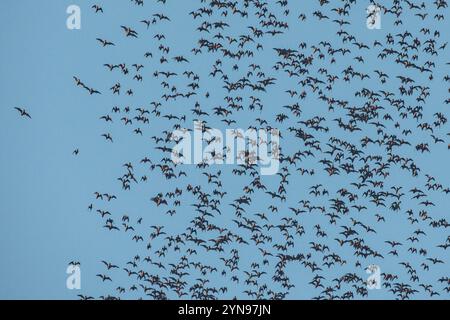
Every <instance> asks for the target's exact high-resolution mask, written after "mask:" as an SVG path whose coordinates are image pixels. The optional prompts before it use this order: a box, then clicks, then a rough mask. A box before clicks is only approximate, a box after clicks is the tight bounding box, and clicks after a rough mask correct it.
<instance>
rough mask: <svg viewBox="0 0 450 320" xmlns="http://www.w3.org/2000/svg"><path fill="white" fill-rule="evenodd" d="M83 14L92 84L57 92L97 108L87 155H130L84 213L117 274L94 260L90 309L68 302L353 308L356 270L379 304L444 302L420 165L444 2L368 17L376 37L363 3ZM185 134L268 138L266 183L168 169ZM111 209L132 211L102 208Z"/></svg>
mask: <svg viewBox="0 0 450 320" xmlns="http://www.w3.org/2000/svg"><path fill="white" fill-rule="evenodd" d="M99 2H100V1H97V3H95V4H93V3H91V5H92V8H90V13H89V14H90V16H91V19H99V20H101V23H102V24H103V25H107V26H108V27H109V28H110V30H112V32H111V33H110V34H108V36H104V35H101V34H98V32H96V31H95V30H92V29H91V30H88V29H86V30H87V31H86V32H90V34H91V40H92V42H91V44H92V46H91V47H90V48H91V50H93V51H94V50H95V52H96V53H99V54H100V55H101V56H102V57H103V58H102V61H100V60H98V63H99V64H100V65H101V66H103V67H104V75H103V77H104V79H107V81H103V82H102V81H96V80H95V79H96V77H93V75H90V74H89V73H87V74H75V73H76V72H74V92H75V94H79V95H87V96H88V97H89V99H100V100H96V101H101V99H105V100H104V101H115V103H114V104H112V105H109V106H105V107H101V108H103V109H99V108H96V109H94V111H92V114H93V116H95V117H98V118H99V123H100V125H101V127H102V128H104V129H103V130H104V131H102V132H99V139H104V140H105V142H107V143H109V146H110V147H111V148H114V147H116V145H118V143H117V141H120V139H121V138H123V136H125V135H130V136H131V137H133V139H139V140H137V141H139V143H140V144H141V146H142V148H141V153H142V156H141V157H139V158H130V159H129V160H128V161H127V162H126V163H124V164H123V166H122V167H121V168H118V169H119V170H120V172H121V173H120V174H119V175H118V176H114V177H112V178H111V183H113V184H114V187H111V188H110V190H97V191H96V192H95V193H93V195H92V198H91V199H89V200H88V212H90V213H91V214H92V215H94V217H95V219H97V221H98V223H99V227H101V228H102V229H103V230H104V232H110V233H111V234H110V235H111V236H118V235H119V234H120V233H124V234H126V235H128V236H129V242H130V243H129V245H127V248H128V249H127V251H126V252H125V251H124V252H123V260H122V261H109V259H108V257H102V256H101V253H99V254H98V255H99V265H98V270H99V271H98V274H97V276H98V281H99V291H101V292H103V294H102V295H100V294H97V293H90V292H83V294H80V295H79V297H80V298H82V299H98V298H102V299H127V298H132V299H135V298H142V299H181V298H182V299H233V298H238V299H241V298H244V299H245V298H246V299H296V298H309V299H364V298H370V297H373V296H372V295H371V294H372V293H371V292H370V290H369V288H368V283H367V277H368V274H367V273H366V268H367V267H368V266H369V265H373V264H375V265H378V266H379V267H380V270H381V274H380V282H381V283H380V286H381V289H380V290H381V291H380V292H382V296H383V297H385V298H392V299H414V298H439V299H448V298H450V269H449V265H450V254H449V252H450V251H449V249H450V233H449V231H448V230H449V229H448V228H449V227H450V222H449V221H448V218H449V206H448V204H449V198H448V194H449V193H450V189H449V187H448V185H447V184H446V182H447V183H448V174H447V175H445V174H443V175H442V177H441V176H440V175H439V172H440V171H443V170H447V169H446V168H445V167H442V168H440V171H438V170H436V168H435V167H434V165H433V163H434V161H435V160H436V157H439V158H442V157H448V156H449V153H448V152H449V150H448V149H450V145H449V135H450V133H449V130H448V123H447V114H448V110H449V108H450V107H449V103H450V94H449V92H450V91H449V88H450V86H449V82H450V74H449V70H450V69H449V67H450V66H449V64H450V62H449V60H447V61H446V60H445V59H448V57H449V55H448V50H447V41H448V39H449V33H448V31H449V28H448V20H447V19H448V10H449V9H448V4H447V2H446V1H445V0H435V1H409V0H389V1H379V3H376V2H374V1H370V3H372V4H373V5H376V6H378V7H379V8H380V15H381V18H382V19H383V25H382V29H381V30H369V29H368V28H367V27H366V21H365V18H366V16H365V14H366V13H365V6H366V5H367V4H368V3H369V2H367V1H366V2H364V1H362V2H364V3H362V2H361V1H356V0H337V1H328V0H314V1H313V0H311V1H308V3H309V4H303V1H294V0H280V1H264V0H242V1H230V0H192V1H186V2H184V1H183V4H179V3H178V2H177V1H174V0H153V1H152V0H139V1H138V0H131V1H126V0H124V1H120V2H117V3H116V2H115V1H103V2H102V3H99ZM124 3H125V4H124ZM117 5H120V6H125V5H126V6H127V7H128V8H129V10H130V12H131V13H130V14H127V13H126V12H124V13H123V15H122V17H121V19H118V18H117V15H112V16H109V12H110V11H111V9H112V7H114V6H117ZM186 8H189V10H186ZM361 13H363V14H361ZM136 15H138V16H140V17H142V18H140V19H135V16H136ZM355 17H356V18H355ZM357 17H364V19H363V20H361V21H360V20H358V18H357ZM117 20H120V21H117ZM173 30H178V32H179V34H178V36H177V35H176V34H175V35H174V31H173ZM180 37H181V38H183V40H182V41H181V40H180ZM106 38H107V39H106ZM137 48H145V49H144V50H142V52H140V51H139V52H137ZM112 57H114V58H112ZM117 57H122V58H120V59H118V58H117ZM94 61H95V59H94ZM86 83H89V86H88V85H86ZM91 86H92V87H91ZM94 88H95V89H94ZM99 110H103V111H99ZM17 111H18V112H19V113H20V115H21V116H23V117H30V116H29V114H28V113H27V111H26V110H25V109H23V108H17ZM95 112H99V113H98V114H95ZM30 121H31V120H30ZM193 121H198V122H200V123H201V125H200V127H199V128H196V129H198V130H202V132H207V131H208V130H209V129H210V128H211V127H212V126H214V127H218V126H222V128H230V127H231V128H244V129H248V128H255V129H268V128H277V129H279V130H280V135H281V141H280V145H281V152H280V155H279V160H280V170H279V172H278V173H277V174H276V175H274V176H268V177H262V176H261V175H260V173H259V170H258V167H257V165H256V164H252V163H250V162H249V161H245V163H244V164H240V165H233V166H217V165H210V164H208V163H207V161H206V160H207V159H205V161H204V163H201V164H198V165H191V166H187V165H181V164H175V163H173V162H172V161H171V150H172V147H173V146H174V144H175V142H174V141H173V139H172V138H173V137H172V132H173V131H174V130H177V129H183V128H191V124H192V123H193ZM187 130H192V129H187ZM100 137H102V138H100ZM211 142H212V141H210V142H209V143H211ZM250 143H257V141H250ZM80 150H82V146H80ZM80 150H79V149H78V148H77V149H76V150H75V151H74V156H79V151H80ZM124 152H126V151H125V150H124ZM80 155H81V153H80ZM433 155H434V157H433ZM223 156H224V154H217V153H214V154H208V155H207V157H210V158H217V157H223ZM246 156H248V157H249V156H250V155H248V154H247V155H246ZM445 179H447V181H446V180H445ZM92 191H94V190H92ZM128 193H133V194H134V197H139V198H145V201H146V203H147V207H148V210H146V211H137V210H136V209H135V208H134V205H133V203H128V204H123V203H122V205H121V206H120V207H121V208H122V209H118V206H116V203H118V202H119V201H121V198H123V197H124V195H126V194H128ZM124 205H126V207H127V208H128V209H127V212H124V211H123V207H124Z"/></svg>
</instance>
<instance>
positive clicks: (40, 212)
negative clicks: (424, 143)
mask: <svg viewBox="0 0 450 320" xmlns="http://www.w3.org/2000/svg"><path fill="white" fill-rule="evenodd" d="M97 2H98V3H104V7H105V8H108V11H107V12H105V15H104V16H98V15H95V14H94V13H93V12H92V10H91V9H90V6H91V5H92V4H93V2H92V1H82V0H75V1H66V0H57V1H56V0H42V1H34V0H20V1H16V0H2V1H0V25H1V29H0V46H1V49H0V88H1V90H0V146H1V152H0V257H1V258H0V298H8V299H14V298H26V299H49V298H50V299H52V298H58V299H73V298H76V294H78V293H79V292H74V291H70V290H67V289H66V278H67V275H66V273H65V272H66V267H67V264H68V262H69V261H72V260H77V261H80V262H81V263H82V292H85V293H89V294H91V295H101V294H104V293H108V292H111V291H113V288H111V287H107V286H103V285H102V284H101V283H100V282H99V281H98V278H96V277H95V275H96V274H97V273H99V270H100V269H101V265H100V264H99V262H100V260H102V259H105V260H110V261H112V262H120V263H125V262H126V261H128V259H130V257H132V256H133V255H134V254H135V253H136V252H139V250H141V248H137V247H136V244H135V243H133V242H132V241H131V239H130V237H129V235H125V234H124V233H116V234H113V233H111V232H108V231H105V230H104V229H103V228H102V224H101V220H100V219H99V218H98V217H97V216H95V215H94V214H90V213H89V212H88V210H87V206H88V205H89V204H90V203H91V202H93V201H94V200H93V192H95V191H100V192H109V193H112V194H119V193H120V192H121V191H120V190H121V186H120V184H118V182H117V181H116V178H117V177H119V176H120V175H121V174H122V173H123V172H124V169H123V168H122V167H121V166H122V164H124V163H126V162H128V161H133V162H137V161H138V159H141V158H142V157H143V156H145V155H147V154H151V153H152V152H154V149H153V146H151V145H150V144H149V143H148V141H149V136H151V135H152V134H153V133H155V132H156V133H157V132H160V131H158V130H160V129H161V128H164V126H163V124H160V123H152V128H150V129H148V130H147V131H146V132H145V133H146V137H144V138H139V137H137V136H135V135H133V134H132V132H130V131H131V130H126V129H124V128H123V126H121V125H120V124H115V125H114V127H113V128H107V127H106V126H105V124H104V123H102V122H100V121H99V119H98V118H99V117H100V116H101V115H103V114H106V113H107V112H109V111H110V110H111V108H112V106H114V105H116V104H118V105H124V104H125V103H131V104H133V105H134V106H138V105H139V104H143V105H144V104H147V105H148V103H149V101H152V100H154V99H157V97H158V96H160V92H159V91H158V90H159V87H158V81H155V80H153V79H151V73H152V69H151V67H148V69H146V70H145V73H146V75H147V79H148V81H144V84H143V85H140V87H139V89H138V90H136V94H135V97H133V98H129V99H131V100H128V101H127V100H125V99H126V98H125V97H120V98H115V97H112V96H111V95H109V94H108V95H101V96H89V95H87V94H85V93H84V92H82V91H80V89H78V88H76V87H75V85H74V82H73V78H72V76H78V77H80V78H82V79H83V80H84V81H85V82H86V83H87V84H91V85H92V86H93V87H96V88H98V89H100V90H101V91H103V92H105V93H107V91H108V88H109V87H110V86H112V85H113V84H114V81H115V79H114V78H111V76H110V74H109V72H107V71H106V70H105V68H104V67H103V66H102V65H103V63H111V62H114V63H115V62H119V61H121V60H123V59H124V58H123V57H124V56H126V57H127V61H128V62H132V61H140V60H142V59H143V58H142V53H143V52H145V50H146V47H149V48H151V50H152V51H156V49H155V45H154V44H153V43H152V41H153V40H152V37H151V36H150V35H149V36H148V42H147V43H144V42H143V41H140V42H131V41H130V42H129V43H125V41H128V40H127V39H124V37H123V35H122V31H121V30H120V28H119V26H120V24H121V23H122V21H124V23H128V24H132V25H137V22H136V21H139V20H141V19H143V18H144V17H145V16H150V15H151V14H152V13H154V12H157V11H158V10H160V9H161V8H162V7H161V4H158V5H156V4H153V2H152V1H150V2H148V4H147V3H146V7H145V10H148V14H143V11H142V10H140V9H138V8H133V7H131V6H130V4H129V3H130V1H129V0H128V1H127V0H124V1H120V3H119V1H117V4H116V5H114V6H112V5H111V6H108V5H107V1H97ZM146 2H147V1H146ZM181 2H182V4H181ZM193 2H196V1H192V2H191V0H189V1H179V2H177V1H168V4H167V6H166V7H165V8H164V10H166V12H170V16H171V18H172V20H173V21H172V25H175V26H178V28H171V29H170V30H165V31H164V32H165V33H166V37H167V38H168V43H169V44H170V46H171V48H172V50H173V52H174V53H175V52H177V53H180V54H182V53H183V54H184V53H186V52H188V51H190V49H191V48H193V47H194V46H195V45H196V40H197V35H196V34H195V32H191V31H190V30H194V24H193V22H192V21H191V19H190V17H189V16H187V12H189V11H190V9H191V5H192V3H193ZM294 2H295V1H294ZM363 2H364V1H363ZM70 4H78V5H80V7H81V8H82V29H81V30H73V31H71V30H68V29H67V28H66V19H67V14H66V8H67V7H68V5H70ZM196 5H197V3H196ZM153 6H159V7H153ZM294 7H297V9H299V10H305V11H308V12H312V11H313V9H314V8H313V7H312V6H310V5H306V4H303V5H301V4H294ZM364 7H365V4H362V5H361V7H360V9H361V10H359V12H360V14H359V15H358V16H356V17H352V19H360V21H361V23H360V24H359V25H358V24H356V26H354V27H352V28H353V29H352V32H353V33H354V34H355V35H357V36H358V37H360V38H362V39H364V40H365V41H366V42H367V43H372V42H373V40H374V39H381V38H382V37H383V36H384V35H385V34H387V33H394V32H395V31H396V30H392V29H390V25H391V24H392V21H390V20H388V19H386V20H385V21H383V29H382V30H377V31H370V30H368V29H367V28H366V25H365V18H364V16H365V11H364ZM188 10H189V11H188ZM356 12H358V11H356ZM293 16H294V17H293V19H295V16H296V15H295V14H294V15H293ZM314 21H315V20H313V19H312V18H311V23H310V24H308V27H307V28H306V29H305V28H303V27H300V26H299V27H298V29H295V28H291V29H290V30H289V32H288V33H287V34H286V35H284V36H283V37H280V38H279V39H277V40H273V41H274V42H273V43H270V42H269V43H265V45H266V47H267V48H268V49H267V51H268V52H269V48H271V47H282V46H289V45H292V46H293V47H296V46H297V44H298V43H300V42H301V41H305V42H308V41H312V40H314V39H318V38H319V37H324V40H327V41H330V42H333V41H335V40H336V41H337V40H338V39H337V37H336V36H335V35H334V33H335V31H336V30H335V29H327V27H324V26H322V25H319V24H316V23H315V22H314ZM356 21H358V20H356ZM407 23H410V24H411V25H412V26H415V24H416V20H413V19H411V20H410V21H408V22H405V24H406V25H405V26H404V27H405V28H407V27H408V25H407ZM293 25H295V24H293ZM444 25H445V26H446V28H447V30H448V28H449V25H448V21H447V22H445V23H443V24H442V25H441V31H443V29H442V26H444ZM238 27H239V26H238V25H234V26H232V28H238ZM241 27H242V26H241ZM139 31H140V32H142V34H144V33H145V30H144V28H143V26H141V25H139ZM97 36H100V37H103V38H106V39H113V40H114V41H116V42H117V43H118V44H119V43H120V45H121V46H120V50H119V49H111V50H107V51H105V50H103V48H100V47H99V46H98V44H97V42H96V41H95V38H96V37H97ZM442 38H443V39H447V40H448V39H449V36H448V31H447V32H445V33H442ZM447 52H448V51H447ZM255 59H256V61H257V62H258V63H260V64H267V65H270V64H273V62H274V61H273V60H271V59H274V55H273V54H272V52H270V55H267V56H265V55H262V56H261V57H257V58H255ZM445 59H447V60H448V55H447V57H444V56H440V57H437V58H436V63H437V64H438V65H440V67H438V68H437V71H436V75H435V79H436V80H434V81H431V82H429V83H428V85H429V86H430V88H431V89H430V91H431V93H432V95H431V98H430V99H429V100H428V104H427V105H426V109H427V110H426V111H425V114H426V117H428V118H427V119H423V120H428V121H431V119H432V115H433V114H434V113H435V112H440V111H442V110H444V108H445V107H444V105H443V104H442V101H443V100H444V99H445V96H446V89H445V87H443V86H442V83H441V82H440V79H442V77H443V75H445V74H448V66H447V67H445V62H446V60H445ZM212 61H214V58H212V57H211V61H209V60H204V59H197V60H195V59H194V60H192V62H191V65H190V68H191V69H194V70H201V72H206V73H208V72H209V67H208V69H207V70H206V71H205V70H203V69H202V68H204V66H205V65H206V64H207V63H209V62H212ZM376 61H377V60H376V59H368V61H367V63H366V65H365V68H367V70H373V69H375V68H381V69H383V70H386V72H387V73H389V74H392V75H393V76H395V75H397V74H400V72H401V70H399V69H398V68H399V67H398V66H396V65H395V64H393V63H390V64H389V63H388V62H386V65H377V62H376ZM352 63H354V62H353V61H351V58H349V61H347V62H346V63H343V64H342V65H341V67H342V69H343V68H344V67H345V66H347V65H349V64H352ZM268 69H269V68H268ZM179 71H181V72H182V69H180V70H179ZM203 81H204V82H203V84H204V85H207V82H206V81H207V79H206V78H205V79H204V80H203ZM283 81H284V80H282V79H280V80H279V82H278V83H277V87H276V88H274V89H273V90H274V93H272V94H271V95H267V96H265V97H264V102H265V105H267V106H269V105H270V106H274V107H273V108H274V109H273V111H272V112H273V113H278V111H279V109H276V108H279V107H280V106H281V105H283V101H281V100H280V98H279V97H280V96H281V95H282V92H283V91H284V90H287V89H288V88H289V87H290V83H289V82H283ZM134 85H135V86H138V85H136V84H134ZM369 85H370V82H368V83H367V86H369ZM395 85H397V84H395ZM353 86H355V84H354V83H353V84H352V86H349V87H342V88H338V89H337V90H338V91H339V93H340V95H341V96H342V97H346V98H347V99H352V97H351V96H350V97H349V96H348V93H349V92H351V93H353V92H354V87H353ZM393 88H395V87H393ZM277 93H279V94H280V95H277ZM219 97H220V95H217V97H214V92H212V98H211V99H212V101H213V102H217V104H220V103H223V101H222V100H221V99H220V98H219ZM283 97H285V95H283ZM214 99H217V100H214ZM213 104H214V103H213ZM304 104H307V108H305V114H308V112H309V111H308V110H311V113H312V114H315V112H316V111H317V108H323V109H324V112H326V108H324V107H323V105H321V104H320V103H318V102H317V101H314V100H313V99H310V100H309V101H306V102H304ZM14 107H25V108H26V109H27V110H28V112H29V113H30V115H31V117H32V119H31V120H28V119H23V118H20V117H19V116H18V113H17V111H16V110H14ZM190 107H191V106H189V108H190ZM176 108H183V106H174V109H173V113H175V114H176V113H177V109H176ZM309 108H311V109H309ZM447 109H448V107H447ZM268 112H270V111H268ZM252 119H254V116H253V115H251V116H249V117H248V119H246V118H245V117H242V119H240V120H241V121H242V122H241V123H240V127H244V125H245V122H247V124H251V123H252ZM217 125H220V124H217ZM329 125H330V126H331V128H332V129H333V126H334V124H329ZM447 128H448V126H447ZM108 131H110V132H112V133H113V137H115V142H114V144H108V143H105V141H104V140H103V138H101V136H100V135H101V134H103V133H105V132H108ZM447 131H448V130H447ZM346 138H348V139H350V140H351V139H352V137H346ZM412 139H413V140H416V141H420V139H421V137H420V136H417V137H413V138H412ZM282 143H283V142H282ZM287 144H289V141H288V143H287ZM76 148H79V149H80V155H79V156H78V157H74V156H73V155H72V152H73V150H74V149H76ZM286 148H287V149H289V148H294V149H293V150H295V145H290V144H289V146H286ZM412 149H413V148H411V150H409V151H408V150H406V151H405V152H404V153H403V154H406V155H409V156H412V157H414V159H415V160H416V161H417V163H418V165H419V166H421V167H422V168H423V171H425V172H427V173H429V174H431V175H433V176H435V177H437V178H439V181H440V182H441V183H443V184H444V185H449V184H450V170H448V159H449V157H448V155H449V153H448V150H447V145H445V144H441V145H439V146H433V150H432V151H433V152H432V153H427V154H423V155H418V154H416V153H415V152H414V151H413V150H412ZM187 170H191V169H187ZM227 170H229V171H231V169H224V172H225V177H224V181H223V183H224V186H225V188H227V190H230V191H229V192H230V193H232V192H233V190H235V189H236V190H237V188H238V186H240V183H241V182H240V181H239V179H238V178H235V177H234V176H232V175H231V174H229V173H230V172H229V171H227ZM188 172H189V173H190V176H191V179H192V183H205V181H204V177H203V180H201V179H202V177H201V175H200V174H199V173H198V172H196V171H195V169H192V170H191V171H188ZM271 179H272V178H270V177H266V178H265V182H266V183H267V184H268V185H276V184H277V183H278V180H271ZM314 179H317V181H316V180H314ZM314 179H312V178H308V177H299V178H296V179H295V180H294V181H293V182H292V183H291V185H290V186H291V187H292V188H291V189H290V190H289V195H290V198H289V199H292V200H289V201H291V202H288V203H287V204H286V207H289V205H290V204H293V203H296V202H298V200H299V199H300V198H299V197H296V196H297V194H298V195H299V196H307V190H306V189H305V188H306V186H310V185H311V184H312V183H314V182H321V183H324V184H327V185H333V180H332V179H330V178H327V177H326V176H320V175H319V177H315V178H314ZM327 179H328V180H327ZM340 179H341V178H340ZM342 179H344V178H342ZM389 179H390V180H389V181H390V183H392V184H394V185H395V184H398V185H403V186H404V189H405V190H406V189H409V188H410V187H413V186H415V185H417V184H418V181H420V183H423V182H424V180H423V178H417V179H419V180H416V179H413V178H411V177H410V176H408V177H407V176H405V173H404V172H401V171H395V170H394V171H393V174H392V176H391V177H390V178H389ZM344 181H345V180H344ZM349 182H350V180H349ZM340 183H342V180H340ZM176 186H177V182H176V181H171V182H167V181H166V180H165V179H164V178H162V177H160V176H159V178H158V177H156V176H155V177H154V180H152V183H151V184H149V185H147V186H139V187H138V188H137V190H135V191H134V192H132V193H126V194H123V195H122V197H120V198H119V200H118V201H117V202H116V203H115V204H114V206H115V207H114V210H115V211H116V212H117V214H122V213H127V214H129V215H130V216H132V217H139V216H143V217H144V219H145V221H146V222H147V223H146V225H147V226H148V225H151V224H165V225H167V227H168V228H172V229H171V230H178V229H179V230H180V232H181V231H182V229H183V228H182V226H183V223H184V222H186V221H189V220H190V219H189V218H191V217H192V215H190V216H189V214H186V215H184V216H183V215H181V216H177V217H176V219H172V220H171V219H170V217H167V216H165V215H164V214H163V213H162V212H159V211H158V210H157V209H155V206H154V205H153V204H151V203H150V201H149V199H150V197H151V196H153V195H155V193H157V192H158V191H159V190H161V191H163V190H164V191H166V190H170V189H173V188H175V187H176ZM229 199H232V198H231V197H230V198H229ZM266 200H267V199H266ZM266 200H264V201H261V203H255V204H254V206H253V209H254V210H253V211H255V212H257V211H258V209H262V208H267V202H266ZM433 200H434V201H435V202H436V204H437V207H436V208H434V209H433V210H434V212H440V213H439V214H441V215H442V216H443V217H447V218H448V210H449V207H450V201H449V199H448V197H447V198H445V197H444V196H442V195H440V196H439V197H438V198H436V199H433ZM412 205H413V204H412V203H411V204H408V203H404V208H407V207H408V206H412ZM189 208H190V207H189V204H187V203H186V207H183V208H181V209H180V211H183V210H185V211H186V212H187V210H190V209H189ZM374 213H375V211H373V210H371V211H370V212H369V213H365V215H366V216H364V217H362V218H361V219H367V220H366V221H368V223H370V221H371V220H370V219H371V218H370V215H372V214H374ZM231 214H232V213H231V211H230V215H231ZM391 214H392V213H391ZM220 219H224V223H228V222H229V220H230V219H231V218H230V217H229V216H227V215H226V214H225V215H222V217H221V218H220ZM304 219H305V223H315V221H314V219H318V218H315V217H305V218H304ZM309 219H312V220H309ZM117 220H118V219H117ZM227 221H228V222H227ZM324 221H325V220H324ZM390 221H391V223H390V224H388V225H386V227H385V228H384V229H383V230H382V232H383V235H382V236H379V237H377V238H376V239H378V240H373V241H379V239H380V238H385V239H389V238H390V237H393V236H399V235H405V238H406V236H407V235H409V234H410V233H411V231H412V230H414V227H411V226H409V225H403V224H402V221H404V216H403V217H400V214H399V217H391V220H390ZM396 221H398V224H396ZM317 223H320V220H317ZM312 225H314V224H312ZM445 237H446V235H445V234H429V235H428V238H427V239H428V240H429V241H430V243H435V242H436V241H438V240H439V241H441V240H442V239H445ZM313 238H314V234H313V232H312V231H311V230H310V231H309V233H307V235H306V236H305V238H304V241H305V243H304V245H307V243H308V240H310V239H313ZM367 239H368V242H369V243H370V241H371V236H369V235H368V236H367ZM374 239H375V238H374ZM299 245H300V246H301V245H302V244H299ZM240 250H242V251H241V252H243V253H247V254H248V255H249V257H250V256H251V254H252V250H253V248H240ZM433 250H436V249H433V248H431V249H430V254H431V255H432V253H433ZM440 255H441V256H442V252H441V251H440ZM142 256H145V253H142ZM204 258H205V259H208V256H205V257H204ZM167 259H168V260H170V257H168V258H167ZM242 259H243V260H244V261H245V259H246V258H245V256H244V257H243V258H242ZM373 262H374V263H378V264H380V266H381V267H382V269H383V270H388V271H391V272H397V271H398V272H400V271H399V270H400V267H399V266H398V261H396V260H395V261H391V260H389V259H385V260H384V261H373ZM448 266H449V257H448V255H447V257H446V264H445V265H443V266H435V267H433V268H432V270H431V271H430V272H428V273H427V274H426V275H425V277H426V279H424V281H427V280H428V282H432V281H435V280H436V277H437V276H439V275H442V274H443V273H445V270H447V275H448ZM289 272H290V274H291V275H293V279H296V282H295V284H296V285H297V287H296V288H295V289H293V294H292V296H291V298H304V297H308V296H311V293H310V292H306V291H305V290H309V289H306V287H305V284H306V283H307V282H308V281H309V278H307V277H305V276H304V275H303V274H302V272H303V270H302V269H301V268H298V267H295V268H294V267H292V268H289ZM349 272H354V270H351V267H349ZM358 272H359V273H360V276H361V277H365V273H364V271H363V269H361V270H359V271H358ZM116 279H120V280H123V281H126V279H125V276H123V278H122V276H119V275H118V276H117V277H116ZM308 288H309V287H308ZM386 295H387V293H386V292H383V291H378V292H375V291H373V292H370V297H371V298H383V297H385V296H386Z"/></svg>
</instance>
